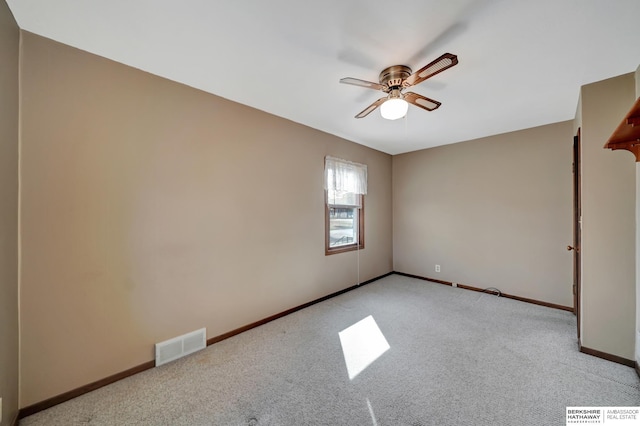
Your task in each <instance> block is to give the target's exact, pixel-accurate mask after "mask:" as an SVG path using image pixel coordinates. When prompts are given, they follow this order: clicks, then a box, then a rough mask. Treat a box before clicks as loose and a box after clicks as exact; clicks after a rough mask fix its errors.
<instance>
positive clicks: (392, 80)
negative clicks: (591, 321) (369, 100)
mask: <svg viewBox="0 0 640 426" xmlns="http://www.w3.org/2000/svg"><path fill="white" fill-rule="evenodd" d="M410 75H411V68H409V67H408V66H406V65H392V66H390V67H389V68H385V69H383V70H382V72H381V73H380V77H379V79H380V84H382V85H383V86H387V87H388V88H389V90H391V89H393V88H394V87H400V86H402V82H403V81H404V80H405V79H406V78H407V77H409V76H410Z"/></svg>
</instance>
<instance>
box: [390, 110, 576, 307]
mask: <svg viewBox="0 0 640 426" xmlns="http://www.w3.org/2000/svg"><path fill="white" fill-rule="evenodd" d="M572 132H573V129H572V122H570V121H567V122H562V123H557V124H551V125H547V126H542V127H536V128H533V129H527V130H522V131H518V132H513V133H507V134H502V135H496V136H492V137H488V138H483V139H478V140H474V141H469V142H464V143H458V144H454V145H447V146H442V147H437V148H431V149H427V150H422V151H416V152H412V153H408V154H403V155H398V156H394V157H393V248H394V270H396V271H399V272H405V273H410V274H416V275H421V276H426V277H431V278H436V279H442V280H446V281H452V282H457V283H462V284H466V285H471V286H475V287H480V288H486V287H497V288H498V289H500V290H501V291H502V292H505V293H509V294H513V295H517V296H521V297H527V298H531V299H536V300H540V301H544V302H550V303H555V304H559V305H564V306H573V298H572V290H571V286H572V282H573V275H572V270H573V269H572V256H571V254H570V253H568V252H567V250H566V246H567V244H570V243H571V242H572V238H573V237H572V211H573V210H572V202H573V201H572V175H571V162H572V146H573V141H572V136H573V134H572ZM435 264H439V265H440V266H441V273H437V272H435V268H434V265H435Z"/></svg>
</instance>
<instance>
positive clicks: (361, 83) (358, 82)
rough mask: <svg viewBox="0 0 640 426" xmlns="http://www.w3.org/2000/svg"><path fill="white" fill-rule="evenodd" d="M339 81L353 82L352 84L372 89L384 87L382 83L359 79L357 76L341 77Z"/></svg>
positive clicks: (382, 88) (344, 82)
mask: <svg viewBox="0 0 640 426" xmlns="http://www.w3.org/2000/svg"><path fill="white" fill-rule="evenodd" d="M340 83H343V84H353V85H354V86H360V87H366V88H367V89H374V90H382V91H384V89H385V86H383V85H382V84H378V83H374V82H372V81H366V80H360V79H357V78H351V77H346V78H341V79H340Z"/></svg>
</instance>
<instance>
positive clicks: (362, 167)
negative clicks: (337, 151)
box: [324, 156, 367, 204]
mask: <svg viewBox="0 0 640 426" xmlns="http://www.w3.org/2000/svg"><path fill="white" fill-rule="evenodd" d="M324 189H326V190H327V194H328V197H329V202H330V203H331V204H342V203H340V202H339V200H340V199H345V200H346V199H354V198H357V199H359V198H360V197H357V195H364V194H366V193H367V165H366V164H360V163H354V162H353V161H348V160H343V159H341V158H335V157H330V156H326V157H325V159H324ZM332 200H333V202H332ZM345 204H352V203H351V202H348V203H345ZM358 204H359V203H358Z"/></svg>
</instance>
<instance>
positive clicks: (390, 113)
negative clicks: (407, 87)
mask: <svg viewBox="0 0 640 426" xmlns="http://www.w3.org/2000/svg"><path fill="white" fill-rule="evenodd" d="M408 109H409V104H408V103H407V101H405V100H404V99H402V98H390V99H387V100H386V101H385V102H384V103H383V104H382V105H380V115H382V118H386V119H387V120H397V119H399V118H402V117H404V116H405V115H407V110H408Z"/></svg>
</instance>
